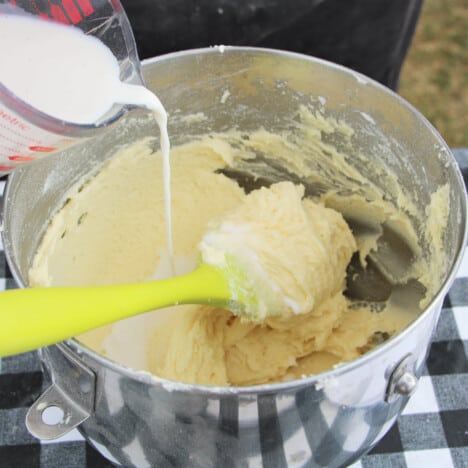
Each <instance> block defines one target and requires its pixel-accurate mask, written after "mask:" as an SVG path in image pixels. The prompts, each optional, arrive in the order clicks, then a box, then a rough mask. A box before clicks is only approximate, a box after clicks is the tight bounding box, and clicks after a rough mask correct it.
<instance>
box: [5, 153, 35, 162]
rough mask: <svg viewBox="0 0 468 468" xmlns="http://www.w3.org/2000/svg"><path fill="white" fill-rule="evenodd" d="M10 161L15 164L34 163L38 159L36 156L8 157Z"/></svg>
mask: <svg viewBox="0 0 468 468" xmlns="http://www.w3.org/2000/svg"><path fill="white" fill-rule="evenodd" d="M8 159H9V160H10V161H15V162H28V161H34V160H35V159H36V158H35V157H34V156H19V155H15V156H8Z"/></svg>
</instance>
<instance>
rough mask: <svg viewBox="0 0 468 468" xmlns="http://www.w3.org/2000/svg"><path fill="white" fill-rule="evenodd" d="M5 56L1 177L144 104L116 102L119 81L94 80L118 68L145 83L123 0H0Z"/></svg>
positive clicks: (0, 90)
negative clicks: (114, 83)
mask: <svg viewBox="0 0 468 468" xmlns="http://www.w3.org/2000/svg"><path fill="white" fill-rule="evenodd" d="M12 51H14V53H13V52H12ZM97 55H99V57H100V59H99V60H96V56H97ZM0 56H2V67H1V69H0V122H1V124H2V125H0V176H1V175H3V174H7V173H9V172H12V171H13V170H14V169H15V168H16V167H19V166H21V165H24V164H28V163H31V162H33V161H35V160H36V159H39V158H42V157H44V156H46V155H48V154H52V153H55V152H56V151H58V150H62V149H64V148H66V147H69V146H72V145H74V144H76V143H78V142H81V141H82V140H83V139H85V138H90V137H93V136H95V134H96V133H97V132H100V131H102V130H103V129H105V128H107V127H108V126H109V125H111V124H113V123H115V122H116V121H118V120H119V119H120V117H122V116H123V115H124V114H125V113H126V111H127V110H128V109H129V107H130V106H135V105H137V106H138V105H140V104H139V103H135V102H121V100H118V101H117V100H116V101H113V96H111V95H108V96H106V92H107V90H108V89H110V90H112V89H113V88H112V86H106V85H105V84H104V85H102V86H100V87H99V86H98V85H96V84H95V83H96V81H99V79H98V80H96V79H93V78H95V77H96V76H99V77H108V78H109V79H110V76H111V74H112V73H113V74H114V80H115V79H117V80H119V82H121V83H131V84H133V85H139V86H140V87H142V85H143V78H142V74H141V69H140V61H139V59H138V55H137V50H136V44H135V40H134V37H133V32H132V29H131V27H130V23H129V21H128V18H127V16H126V14H125V11H124V9H123V7H122V5H121V4H120V3H119V1H118V0H67V1H66V2H65V1H63V2H62V1H55V2H31V1H29V0H16V1H15V2H3V3H0ZM106 57H107V58H106ZM103 58H104V59H103ZM4 59H5V60H4ZM106 60H107V61H106ZM103 67H104V71H103ZM95 68H96V69H95ZM86 78H88V82H87V81H86ZM79 105H81V106H83V105H86V106H88V108H86V109H85V111H83V110H80V108H79V107H76V106H79ZM93 106H94V107H93ZM67 109H68V110H69V112H71V113H72V114H71V115H69V114H67V113H64V110H67Z"/></svg>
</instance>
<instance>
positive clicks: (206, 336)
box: [30, 122, 444, 385]
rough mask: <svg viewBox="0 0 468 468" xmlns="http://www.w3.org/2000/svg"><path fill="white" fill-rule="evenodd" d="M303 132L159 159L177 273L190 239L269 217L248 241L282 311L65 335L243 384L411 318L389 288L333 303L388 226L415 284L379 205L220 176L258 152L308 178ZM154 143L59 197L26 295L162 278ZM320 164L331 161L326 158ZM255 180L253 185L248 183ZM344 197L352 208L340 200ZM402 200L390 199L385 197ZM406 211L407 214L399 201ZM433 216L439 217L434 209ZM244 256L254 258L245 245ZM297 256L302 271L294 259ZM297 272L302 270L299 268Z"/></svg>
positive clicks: (172, 317)
mask: <svg viewBox="0 0 468 468" xmlns="http://www.w3.org/2000/svg"><path fill="white" fill-rule="evenodd" d="M325 123H326V122H325ZM328 124H329V125H332V126H333V125H337V123H336V122H335V123H333V122H332V124H330V123H329V122H328ZM342 128H344V131H345V132H350V134H351V133H352V132H351V131H350V130H349V129H346V128H345V127H342ZM312 133H313V135H312ZM312 133H310V134H308V136H307V137H304V138H311V139H315V140H316V143H313V142H312V140H310V139H309V140H308V141H306V140H303V141H301V142H298V144H297V146H295V145H294V144H292V143H291V139H290V135H278V134H272V133H269V132H267V131H265V130H260V131H258V132H253V133H252V134H250V135H249V138H248V139H246V138H245V136H243V135H240V134H237V133H236V132H232V133H229V134H225V135H208V136H204V137H201V138H199V139H197V140H195V141H192V142H190V143H188V144H185V145H180V146H177V147H175V148H174V149H173V151H172V154H171V164H172V187H173V189H172V194H173V199H172V203H173V205H172V206H173V239H174V250H175V263H176V271H177V273H178V274H182V273H185V272H188V271H190V270H191V269H193V268H194V267H195V265H196V263H197V260H198V252H199V248H200V241H201V240H202V238H203V236H204V234H206V233H207V232H210V231H213V229H214V230H216V229H217V228H219V227H220V226H222V225H223V222H224V223H228V224H229V223H231V225H232V224H236V223H239V225H241V224H242V220H244V222H246V224H247V225H248V224H249V223H254V224H255V223H260V224H261V225H263V226H264V227H266V228H267V229H268V226H269V223H272V222H273V221H272V218H271V217H270V218H268V217H266V218H265V217H264V216H263V215H264V214H265V213H273V217H274V216H275V215H277V216H278V219H277V220H275V223H274V225H275V227H274V228H273V229H269V230H268V231H267V234H268V235H267V237H266V241H265V242H263V241H262V243H261V244H260V246H261V249H260V250H259V251H260V254H259V255H260V256H262V257H263V259H265V258H266V259H267V263H268V262H269V260H268V259H272V258H273V259H274V261H272V262H270V263H269V265H270V266H271V268H272V270H271V271H270V273H271V275H273V276H274V275H278V278H277V279H278V281H276V282H277V283H279V284H285V285H286V286H285V287H284V289H282V290H281V293H282V294H283V295H284V296H286V297H287V298H288V299H290V300H291V302H290V303H289V304H290V308H289V313H287V314H285V315H278V316H274V317H266V318H265V317H261V319H262V320H260V321H246V320H242V319H241V318H239V317H236V316H234V315H233V314H232V313H230V312H228V311H226V310H222V309H219V308H213V307H209V306H199V305H194V306H189V305H188V306H187V305H186V306H177V307H172V308H168V309H165V310H161V311H156V312H153V313H149V314H145V315H142V316H139V317H134V318H131V319H127V320H125V321H121V322H118V323H115V324H113V325H111V326H107V327H103V328H101V329H99V330H95V331H93V332H90V333H87V334H85V335H83V336H80V337H79V338H78V339H79V340H80V341H81V342H83V343H84V344H86V345H88V346H90V347H92V348H93V349H95V350H97V351H98V352H100V353H102V354H104V355H106V356H108V357H109V358H110V359H113V360H115V361H117V362H119V363H121V364H123V365H127V366H129V367H132V368H135V369H143V370H148V371H150V372H152V373H154V374H155V375H156V376H159V377H163V378H166V379H171V380H175V381H179V382H188V383H195V384H206V385H254V384H260V383H266V382H278V381H284V380H288V379H295V378H300V377H301V376H304V375H310V374H311V373H316V372H320V371H323V370H325V369H329V368H330V367H332V366H334V365H337V364H339V363H342V362H346V361H349V360H351V359H354V358H356V357H358V356H360V355H361V354H363V353H364V352H366V351H368V350H369V349H371V348H373V347H374V346H376V345H378V344H380V343H382V342H383V341H385V340H386V339H387V338H388V337H389V336H391V335H393V334H395V333H397V332H398V331H399V330H401V329H402V328H404V327H405V326H406V325H407V324H408V323H409V322H410V321H412V320H413V319H414V318H415V317H416V316H417V314H418V312H419V311H420V308H419V307H418V300H420V299H422V297H419V298H418V300H416V301H413V302H412V304H413V306H412V307H411V308H410V307H407V304H405V302H404V301H402V300H396V299H399V296H398V297H396V296H395V294H396V293H395V292H392V291H390V292H389V295H388V297H387V298H386V300H385V301H382V300H379V301H378V302H375V303H373V302H371V301H369V300H360V299H356V298H352V297H347V296H345V294H344V291H345V289H346V281H345V277H346V273H347V266H348V264H349V262H350V259H351V257H352V256H353V253H354V252H355V251H356V249H358V251H357V252H356V254H355V256H357V259H358V260H357V264H360V265H361V266H366V264H367V262H368V257H369V255H368V254H369V253H371V252H374V251H375V250H376V246H377V245H378V242H379V239H381V238H382V237H384V236H385V232H386V231H388V229H389V227H388V226H391V228H392V230H393V231H395V232H400V233H401V234H402V235H403V234H405V239H406V240H405V242H406V244H405V245H406V248H407V250H408V251H410V252H411V255H410V260H411V261H410V262H408V268H406V275H409V276H411V277H412V278H414V279H415V280H417V279H418V278H420V277H422V273H423V271H424V255H423V254H422V251H421V249H420V248H419V246H418V245H417V242H416V241H415V239H416V235H415V233H414V232H413V231H412V228H411V223H409V221H408V219H407V216H406V215H405V213H403V212H402V211H401V210H399V209H397V208H395V206H392V204H390V203H389V202H388V201H386V200H384V199H383V197H382V194H381V193H379V191H378V189H377V188H376V187H375V186H374V185H372V184H370V183H367V185H366V186H365V187H366V195H367V196H366V197H365V196H363V195H362V194H359V193H354V195H348V196H347V197H344V196H343V194H342V193H338V192H336V191H334V190H332V189H330V188H329V189H328V190H326V191H323V194H322V195H321V196H317V197H315V199H314V200H311V199H310V198H309V197H305V198H304V199H302V196H303V194H304V187H303V186H302V184H300V183H291V182H280V183H279V184H275V183H274V182H277V180H275V179H276V177H275V173H274V172H273V170H272V171H270V173H269V175H270V176H271V177H269V178H268V179H269V180H271V182H273V184H270V183H267V184H266V185H268V186H269V188H268V189H266V188H263V189H259V188H257V187H252V188H253V189H254V191H251V189H243V188H241V186H240V185H239V183H238V181H237V180H236V178H233V177H231V176H230V174H229V170H231V169H236V170H238V169H239V168H241V167H242V166H243V165H250V166H249V167H250V168H251V171H252V173H254V174H255V171H256V170H259V171H260V169H261V167H260V164H257V165H255V164H254V163H255V153H258V150H259V148H260V147H262V148H263V152H264V153H266V154H268V156H269V158H271V159H272V160H275V161H276V162H277V161H281V162H282V165H283V166H286V167H288V164H290V166H289V167H288V169H290V173H291V174H293V173H294V171H293V170H292V169H291V167H292V166H293V165H294V166H295V167H296V173H301V174H307V173H308V175H309V176H310V177H311V178H312V179H313V180H315V179H317V180H320V174H319V173H318V172H317V171H313V170H311V168H310V167H309V168H307V166H304V165H303V164H302V163H301V159H300V158H297V157H296V158H294V154H296V155H297V149H298V148H300V147H301V145H309V146H310V145H312V144H316V145H320V142H319V140H320V135H321V132H320V130H317V126H315V131H314V132H312ZM311 135H312V136H311ZM154 146H155V145H154V142H152V141H151V140H150V139H147V140H142V141H139V142H138V143H135V144H132V145H130V146H128V147H126V148H123V149H121V150H120V151H119V152H118V153H117V154H116V155H115V157H114V158H113V159H112V160H111V161H110V162H109V163H107V164H106V166H105V167H104V168H103V169H102V170H101V171H100V172H99V173H98V174H97V175H96V176H95V177H94V178H92V179H91V180H90V181H88V182H86V183H84V185H83V184H81V185H80V186H79V187H76V188H75V189H73V190H72V192H71V193H70V194H69V198H68V200H67V203H66V204H65V206H64V208H63V209H61V210H60V211H59V212H58V213H57V214H56V215H55V216H54V217H53V219H52V221H51V224H50V226H49V227H48V229H47V231H46V233H45V236H44V239H43V242H42V244H41V246H40V248H39V250H38V253H37V255H36V257H35V260H34V263H33V266H32V268H31V270H30V284H31V285H33V286H39V285H40V286H48V285H71V284H73V285H93V284H116V283H125V282H134V281H145V280H149V279H155V278H163V277H165V276H168V275H169V274H170V269H169V260H168V259H169V255H168V250H167V243H166V240H165V239H166V236H165V223H164V197H163V190H162V167H161V164H160V162H161V161H160V158H161V154H160V153H159V152H155V151H154V150H153V148H154ZM254 148H255V151H253V149H254ZM332 156H333V154H332ZM327 157H328V159H330V160H331V159H332V158H330V157H329V153H328V156H327ZM335 163H336V164H342V166H341V168H339V170H338V172H339V174H343V175H342V176H341V175H340V177H342V178H343V180H344V179H345V178H346V179H347V180H348V181H349V180H356V181H357V185H359V186H361V185H362V184H361V182H362V180H363V179H362V176H360V175H359V174H358V173H357V172H356V171H354V170H353V169H352V168H351V167H348V166H346V165H345V164H344V163H343V161H342V160H341V158H340V155H339V154H338V153H336V157H335ZM337 167H338V166H337ZM265 172H267V171H265ZM279 179H281V177H279ZM283 179H286V177H285V178H283ZM258 180H259V179H258V178H257V177H253V178H252V181H251V182H252V185H257V184H258ZM261 185H265V184H261ZM305 190H306V191H307V190H308V188H307V187H306V188H305ZM246 191H247V192H250V195H249V196H251V197H252V196H253V197H257V198H258V200H257V201H258V204H257V205H255V204H254V208H253V209H252V211H251V213H246V212H244V213H243V214H242V216H241V217H239V213H242V206H243V203H244V202H245V199H246V196H247V195H246ZM441 193H442V192H441ZM345 199H348V200H352V203H349V204H346V203H344V202H343V200H345ZM402 199H404V196H403V194H400V195H399V197H398V200H402ZM301 200H302V201H301ZM262 203H266V205H265V206H262ZM283 204H284V205H283ZM406 206H407V207H408V208H407V209H408V211H411V210H412V207H411V204H410V203H409V201H407V203H406ZM438 206H441V204H440V203H439V205H438ZM330 207H332V208H336V209H332V208H330ZM337 210H338V211H343V213H344V215H345V217H346V218H349V219H350V220H353V218H355V217H356V216H357V217H359V216H360V217H361V218H363V219H364V220H366V222H367V227H366V229H361V228H359V229H358V227H357V225H355V226H354V227H353V231H351V229H350V227H349V226H348V224H347V223H346V222H345V221H344V219H343V216H342V215H341V214H340V213H339V212H338V211H337ZM363 210H364V211H363ZM413 211H414V210H413ZM433 211H434V216H436V217H441V218H442V220H443V216H444V214H443V212H436V210H433ZM283 216H286V218H284V219H283V218H282V217H283ZM288 216H291V217H294V216H296V217H297V216H298V217H299V218H300V217H301V216H302V218H301V219H302V221H303V226H304V230H305V231H307V230H310V232H312V233H313V236H315V238H316V239H317V243H316V246H315V247H314V248H312V249H311V250H310V251H309V250H308V249H310V245H286V244H281V243H277V242H276V240H275V230H276V229H277V226H283V227H284V228H286V229H287V227H288V223H289V222H290V220H289V219H288V218H287V217H288ZM436 224H438V223H436ZM244 225H245V224H244ZM361 231H362V232H361ZM225 245H232V244H231V243H228V244H225ZM250 247H252V246H249V248H250ZM253 247H254V248H253V250H258V245H256V246H255V245H254V246H253ZM270 247H271V248H270ZM314 249H315V250H314ZM202 251H203V248H202ZM301 252H302V253H303V257H304V258H303V259H304V261H305V263H304V264H303V265H301V260H302V258H301V257H300V256H299V257H298V253H301ZM310 252H312V254H311V253H310ZM271 254H273V257H271V256H270V255H271ZM275 255H280V256H282V255H283V256H284V258H287V259H288V258H290V259H291V262H292V263H291V265H290V268H288V267H287V268H286V269H285V270H281V271H280V270H275V265H277V258H275ZM375 261H378V259H377V260H375ZM308 262H312V265H311V266H312V268H307V263H308ZM314 262H316V263H314ZM284 264H285V265H287V262H285V263H284ZM392 273H394V271H393V270H392V269H391V268H390V269H389V271H387V272H386V276H387V277H389V278H390V277H391V276H392ZM348 276H349V271H348ZM285 278H286V280H285ZM385 281H387V280H385ZM388 281H390V280H388Z"/></svg>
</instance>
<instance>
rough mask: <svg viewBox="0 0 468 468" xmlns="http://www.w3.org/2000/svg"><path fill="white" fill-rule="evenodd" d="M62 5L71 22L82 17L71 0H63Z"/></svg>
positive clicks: (77, 20) (76, 21)
mask: <svg viewBox="0 0 468 468" xmlns="http://www.w3.org/2000/svg"><path fill="white" fill-rule="evenodd" d="M62 6H63V8H64V10H65V12H66V13H67V15H68V17H69V18H70V20H71V22H72V23H73V24H76V23H79V22H80V21H81V20H82V19H83V18H82V17H81V14H80V12H79V11H78V8H77V7H76V5H75V4H74V3H73V1H72V0H63V2H62Z"/></svg>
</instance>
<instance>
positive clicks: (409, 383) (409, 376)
mask: <svg viewBox="0 0 468 468" xmlns="http://www.w3.org/2000/svg"><path fill="white" fill-rule="evenodd" d="M414 367H415V363H414V358H413V356H412V355H411V354H408V355H407V356H405V357H404V358H403V359H402V360H401V361H400V362H399V363H398V364H397V365H396V366H395V367H394V369H393V371H392V372H391V373H390V376H389V381H388V386H387V393H386V396H385V401H386V402H387V403H392V402H394V401H395V400H396V399H397V398H399V397H402V396H404V397H409V396H411V395H412V394H413V393H414V392H415V391H416V387H417V386H418V379H417V377H416V375H415V372H414Z"/></svg>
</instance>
